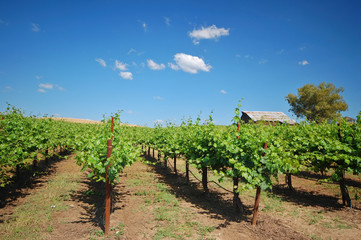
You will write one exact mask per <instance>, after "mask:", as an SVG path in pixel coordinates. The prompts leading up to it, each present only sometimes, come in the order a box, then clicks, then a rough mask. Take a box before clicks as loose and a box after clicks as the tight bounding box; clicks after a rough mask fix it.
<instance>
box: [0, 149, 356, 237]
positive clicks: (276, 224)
mask: <svg viewBox="0 0 361 240" xmlns="http://www.w3.org/2000/svg"><path fill="white" fill-rule="evenodd" d="M148 160H152V159H151V158H149V159H148ZM178 168H179V169H183V167H182V165H181V163H180V165H179V166H178ZM79 171H80V167H79V166H77V165H76V164H75V160H74V155H70V157H69V158H68V159H65V160H62V161H57V162H55V163H54V164H53V167H52V169H51V173H50V174H49V175H44V176H42V177H39V178H38V179H36V180H35V181H34V182H33V184H32V185H31V187H28V188H23V189H20V190H17V191H18V194H14V195H11V194H10V195H9V196H10V197H8V198H6V199H5V200H4V202H5V203H4V204H3V206H1V208H0V220H1V221H0V223H2V222H3V219H6V217H7V216H10V215H11V213H12V211H13V209H14V207H15V206H18V205H21V204H23V203H24V202H26V199H27V196H29V195H31V194H32V193H34V192H36V191H38V189H40V188H42V187H43V185H44V183H45V182H46V181H48V180H49V179H50V178H52V176H53V175H54V174H55V173H61V172H70V173H72V172H74V173H75V172H79ZM86 175H87V172H84V174H83V175H82V179H81V182H80V183H79V187H78V189H77V190H76V191H75V192H74V193H73V194H72V196H71V199H69V200H68V201H66V203H67V205H68V206H69V209H68V210H66V211H60V212H57V213H55V214H56V215H54V217H53V220H52V222H53V226H54V230H53V231H52V232H51V233H44V234H46V235H44V237H43V238H42V239H59V240H60V239H102V230H103V211H104V210H103V207H104V194H103V192H104V184H102V183H95V182H93V181H90V180H89V179H88V178H87V177H86ZM144 176H147V178H146V180H144V178H142V177H144ZM137 179H138V180H140V181H146V182H144V184H142V182H140V184H137V182H136V180H137ZM293 181H294V187H295V189H296V192H294V193H293V192H290V191H289V190H288V189H287V188H286V187H285V185H283V184H279V185H276V186H275V188H274V192H275V194H276V195H277V199H278V201H280V205H277V206H276V207H274V208H273V210H270V211H267V209H268V208H269V207H270V206H271V205H270V206H269V205H268V203H267V202H266V201H268V200H269V199H270V198H268V197H267V199H268V200H266V197H265V198H261V205H260V208H261V211H260V213H259V216H258V219H259V221H258V224H257V226H251V224H250V222H251V218H252V208H253V201H254V195H253V196H251V195H247V194H246V195H241V200H242V203H243V204H244V206H245V214H243V215H240V214H239V213H237V212H236V211H235V210H234V207H233V204H232V194H231V193H228V192H225V191H223V190H222V189H220V188H217V187H216V186H214V185H212V184H209V188H210V193H209V194H207V195H205V194H204V193H203V191H202V189H201V185H200V183H198V182H197V181H196V180H195V179H194V178H192V179H191V184H189V185H187V184H186V181H185V178H184V175H182V174H178V176H176V175H175V174H174V173H173V172H171V169H169V168H167V169H166V168H164V167H163V166H161V165H155V166H152V165H146V164H144V163H142V162H136V163H135V164H133V165H132V166H130V167H127V168H126V169H125V172H124V173H123V174H122V175H121V177H120V182H119V183H118V184H116V186H115V187H114V189H113V199H114V200H115V201H114V202H115V203H114V205H113V212H112V215H111V228H112V233H111V235H110V236H111V237H110V238H111V239H161V237H160V238H157V237H155V236H156V234H157V233H159V229H160V228H161V227H162V226H163V225H162V224H164V221H163V222H162V221H155V216H154V212H155V211H154V210H155V208H156V207H157V206H159V205H156V204H152V203H151V204H146V202H147V196H146V193H147V192H146V190H149V192H150V191H153V190H152V189H155V187H154V186H156V185H157V184H164V185H165V186H166V187H167V189H168V190H169V192H170V193H171V194H172V195H173V196H174V197H175V198H176V199H177V202H178V205H179V206H178V207H179V208H180V209H181V211H180V212H181V213H180V214H183V212H184V213H186V214H184V219H183V220H182V219H180V220H179V224H183V223H185V222H186V219H185V218H187V219H188V218H189V219H190V220H189V219H188V220H189V221H191V222H193V223H194V222H196V223H197V224H199V225H197V226H209V227H211V230H210V231H209V233H207V234H201V233H200V232H199V231H198V232H197V231H196V232H195V233H194V234H193V235H192V236H191V237H186V234H187V233H184V236H183V237H184V238H185V239H360V236H361V210H360V204H359V202H358V203H356V208H353V209H348V208H344V207H342V205H341V202H340V200H339V196H335V193H334V191H333V190H332V189H330V188H326V187H323V186H320V185H317V184H315V180H314V178H312V176H301V177H299V178H298V177H294V178H293ZM352 181H355V184H356V185H357V184H360V182H358V181H356V180H352ZM142 191H143V192H145V194H144V195H142V194H139V193H140V192H142ZM19 192H20V193H19ZM264 199H265V200H264ZM280 199H281V200H280ZM263 200H264V201H263ZM279 209H282V211H279ZM182 217H183V215H181V217H180V218H182ZM188 220H187V221H188ZM157 236H158V235H157ZM163 239H174V238H173V237H164V238H163ZM177 239H178V238H177Z"/></svg>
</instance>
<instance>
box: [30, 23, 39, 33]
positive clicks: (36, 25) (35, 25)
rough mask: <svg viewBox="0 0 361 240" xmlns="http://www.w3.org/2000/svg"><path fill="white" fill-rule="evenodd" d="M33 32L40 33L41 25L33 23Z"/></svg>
mask: <svg viewBox="0 0 361 240" xmlns="http://www.w3.org/2000/svg"><path fill="white" fill-rule="evenodd" d="M31 30H32V31H33V32H39V31H40V25H39V24H37V23H32V24H31Z"/></svg>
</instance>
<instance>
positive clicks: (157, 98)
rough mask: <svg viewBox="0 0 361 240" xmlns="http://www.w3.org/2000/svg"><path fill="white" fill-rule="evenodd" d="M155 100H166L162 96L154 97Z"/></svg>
mask: <svg viewBox="0 0 361 240" xmlns="http://www.w3.org/2000/svg"><path fill="white" fill-rule="evenodd" d="M153 99H156V100H164V98H162V97H160V96H156V97H153Z"/></svg>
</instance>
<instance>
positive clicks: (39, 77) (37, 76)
mask: <svg viewBox="0 0 361 240" xmlns="http://www.w3.org/2000/svg"><path fill="white" fill-rule="evenodd" d="M35 78H36V79H37V80H40V79H42V78H43V76H40V75H36V76H35Z"/></svg>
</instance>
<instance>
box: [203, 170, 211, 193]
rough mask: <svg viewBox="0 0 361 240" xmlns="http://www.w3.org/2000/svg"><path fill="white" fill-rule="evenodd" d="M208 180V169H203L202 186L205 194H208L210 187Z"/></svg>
mask: <svg viewBox="0 0 361 240" xmlns="http://www.w3.org/2000/svg"><path fill="white" fill-rule="evenodd" d="M207 183H208V180H207V167H202V185H203V190H204V192H205V193H208V192H209V190H208V186H207Z"/></svg>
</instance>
